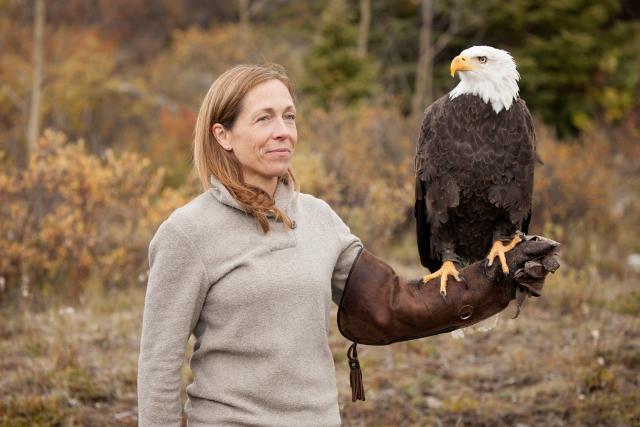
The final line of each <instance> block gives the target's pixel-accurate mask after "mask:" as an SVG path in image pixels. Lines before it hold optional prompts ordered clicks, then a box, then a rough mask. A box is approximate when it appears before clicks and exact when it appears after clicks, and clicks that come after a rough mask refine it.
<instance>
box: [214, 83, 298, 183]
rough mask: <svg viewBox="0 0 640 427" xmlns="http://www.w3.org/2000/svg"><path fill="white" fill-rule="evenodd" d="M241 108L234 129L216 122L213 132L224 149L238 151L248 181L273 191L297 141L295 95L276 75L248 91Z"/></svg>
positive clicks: (284, 170)
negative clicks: (293, 97) (292, 96)
mask: <svg viewBox="0 0 640 427" xmlns="http://www.w3.org/2000/svg"><path fill="white" fill-rule="evenodd" d="M241 108H242V109H241V111H240V114H239V115H238V117H237V118H236V121H235V123H234V124H233V127H232V128H231V129H225V128H224V127H223V126H222V125H220V124H219V123H216V124H214V125H213V126H212V128H211V129H212V132H213V134H214V136H215V137H216V140H217V141H218V143H220V145H222V147H223V148H224V149H225V150H228V151H233V153H234V154H235V156H236V158H237V159H238V161H239V162H240V164H241V165H242V171H243V175H244V180H245V182H246V183H248V184H251V185H255V186H257V187H260V188H262V189H264V190H265V191H267V192H268V193H269V194H273V192H274V191H275V187H276V185H277V180H278V177H279V176H282V175H284V174H286V172H287V169H288V168H289V165H290V163H291V158H292V156H293V152H294V149H295V146H296V143H297V142H298V131H297V129H296V109H295V106H294V105H293V99H292V98H291V94H290V93H289V90H288V89H287V87H286V86H285V85H284V84H283V83H282V82H281V81H280V80H276V79H273V80H269V81H266V82H264V83H261V84H259V85H257V86H255V87H254V88H252V89H251V90H250V91H249V92H247V94H246V95H245V97H244V99H243V100H242V106H241Z"/></svg>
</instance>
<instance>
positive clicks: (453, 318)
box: [338, 236, 560, 345]
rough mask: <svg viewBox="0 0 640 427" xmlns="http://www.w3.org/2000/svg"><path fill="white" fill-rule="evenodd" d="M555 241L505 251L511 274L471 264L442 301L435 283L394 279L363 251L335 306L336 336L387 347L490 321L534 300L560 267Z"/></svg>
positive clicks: (532, 240)
mask: <svg viewBox="0 0 640 427" xmlns="http://www.w3.org/2000/svg"><path fill="white" fill-rule="evenodd" d="M559 246H560V245H559V243H557V242H555V241H553V240H550V239H546V238H544V237H540V236H527V237H526V238H525V241H524V242H522V243H520V244H518V246H516V247H515V248H514V249H513V250H512V251H509V252H508V253H507V263H508V264H509V270H510V271H511V272H512V273H511V274H508V275H506V276H505V275H504V274H502V272H501V271H498V267H497V265H499V264H495V265H494V266H493V267H485V265H484V262H483V261H479V262H476V263H473V264H471V265H469V266H467V267H465V268H464V269H462V271H461V274H462V276H463V277H464V278H465V283H456V284H455V286H451V287H450V292H449V293H448V294H447V299H446V300H444V299H443V298H442V296H441V295H440V293H439V291H438V288H439V287H438V285H437V283H436V282H437V280H436V279H433V280H431V281H430V282H428V283H426V284H423V283H421V281H420V280H412V281H407V280H404V279H403V278H401V277H399V276H398V275H397V274H396V273H395V272H394V271H393V269H392V268H391V267H390V266H389V265H387V264H386V263H385V262H384V261H382V260H381V259H379V258H377V257H376V256H375V255H373V254H371V253H370V252H368V251H367V250H363V251H362V253H361V254H360V255H359V256H358V258H357V259H356V261H355V262H354V263H353V267H352V268H351V272H350V274H349V278H348V279H347V282H346V285H345V288H344V291H343V296H342V300H341V302H340V308H339V311H338V326H339V328H340V332H342V334H343V335H344V336H345V337H347V338H349V339H350V340H352V341H355V342H357V343H361V344H368V345H386V344H391V343H394V342H398V341H405V340H411V339H417V338H422V337H427V336H431V335H436V334H440V333H443V332H449V331H453V330H455V329H458V328H462V327H466V326H470V325H472V324H474V323H477V322H479V321H481V320H483V319H486V318H487V317H490V316H492V315H494V314H496V313H498V312H500V311H502V310H503V309H505V308H506V307H507V305H508V304H509V302H510V301H511V300H513V299H516V300H517V302H518V312H519V307H520V305H521V304H522V300H523V299H524V297H525V296H527V295H530V296H539V295H540V294H541V292H542V287H543V284H544V280H545V278H546V276H547V274H548V273H549V272H554V271H555V270H556V269H557V268H558V267H559V265H560V264H559V262H558V259H557V250H558V248H559Z"/></svg>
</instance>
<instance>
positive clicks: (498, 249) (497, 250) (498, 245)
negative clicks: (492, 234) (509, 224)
mask: <svg viewBox="0 0 640 427" xmlns="http://www.w3.org/2000/svg"><path fill="white" fill-rule="evenodd" d="M520 242H522V237H520V233H516V235H515V236H514V237H513V239H512V240H511V241H510V242H509V243H508V244H506V245H505V244H504V243H502V242H501V241H500V240H496V241H494V242H493V246H492V247H491V251H489V255H487V266H488V267H491V266H492V265H493V260H494V259H495V257H498V259H500V265H501V266H502V272H503V273H504V274H507V273H509V266H508V265H507V259H506V257H505V256H504V254H506V253H507V252H509V251H510V250H511V249H513V248H515V247H516V245H517V244H518V243H520Z"/></svg>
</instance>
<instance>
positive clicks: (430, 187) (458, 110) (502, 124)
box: [415, 46, 537, 299]
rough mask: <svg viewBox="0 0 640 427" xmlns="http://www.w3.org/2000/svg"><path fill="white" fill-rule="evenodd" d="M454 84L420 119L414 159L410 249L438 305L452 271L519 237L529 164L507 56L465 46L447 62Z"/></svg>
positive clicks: (526, 125) (524, 119) (529, 141)
mask: <svg viewBox="0 0 640 427" xmlns="http://www.w3.org/2000/svg"><path fill="white" fill-rule="evenodd" d="M456 73H457V75H458V76H459V78H460V83H459V84H458V85H457V86H456V87H455V88H454V89H453V90H452V91H451V92H449V93H448V94H446V95H444V96H443V97H441V98H440V99H438V100H437V101H435V102H434V103H433V104H431V105H430V106H429V107H428V108H427V110H426V113H425V116H424V120H423V122H422V127H421V131H420V136H419V139H418V145H417V150H416V156H415V168H416V202H415V217H416V223H417V227H416V229H417V238H418V249H419V253H420V261H421V263H422V265H423V266H425V267H426V268H428V269H429V270H430V271H431V274H429V275H426V276H424V277H423V283H427V281H429V280H431V279H434V278H438V277H439V278H440V293H441V294H442V297H443V298H445V299H446V293H447V291H446V286H447V279H448V276H453V278H454V279H455V280H457V281H463V280H464V278H463V277H461V275H460V273H459V271H458V269H457V268H456V265H455V264H457V265H458V267H462V266H464V265H466V264H468V263H472V262H475V261H479V260H482V259H486V261H485V264H486V266H488V267H490V266H491V265H492V264H493V262H494V260H495V258H496V257H498V259H499V261H500V265H501V267H502V271H503V272H504V273H508V271H509V269H508V266H507V264H506V261H505V258H504V254H505V253H506V252H507V251H509V250H511V249H512V248H513V247H514V246H515V245H516V244H517V243H518V242H519V241H520V239H521V237H520V235H521V233H522V232H524V233H526V232H527V231H528V228H529V221H530V219H531V199H532V193H533V168H534V162H535V160H536V159H537V156H536V152H535V133H534V128H533V121H532V119H531V114H530V113H529V110H528V109H527V106H526V104H525V102H524V101H523V100H522V99H521V98H519V96H518V80H519V79H520V75H519V73H518V71H517V69H516V64H515V61H514V60H513V58H512V57H511V55H510V54H509V53H508V52H506V51H504V50H500V49H495V48H493V47H489V46H473V47H470V48H468V49H466V50H464V51H462V52H461V53H460V55H458V56H456V57H455V58H454V59H453V61H452V62H451V76H452V77H454V76H455V75H456Z"/></svg>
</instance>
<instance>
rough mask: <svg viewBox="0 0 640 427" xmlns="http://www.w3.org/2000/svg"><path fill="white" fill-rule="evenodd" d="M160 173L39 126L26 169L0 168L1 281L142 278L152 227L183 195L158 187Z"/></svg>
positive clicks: (13, 285)
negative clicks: (41, 133)
mask: <svg viewBox="0 0 640 427" xmlns="http://www.w3.org/2000/svg"><path fill="white" fill-rule="evenodd" d="M164 173H165V172H164V169H162V168H158V169H155V168H153V167H151V165H150V162H149V160H148V159H146V158H142V157H140V156H139V155H137V154H134V153H129V152H124V153H122V154H120V155H116V154H115V153H114V152H113V151H112V150H106V151H105V152H104V155H103V156H100V157H98V156H95V155H92V154H90V153H88V152H87V149H86V147H85V144H84V142H83V141H78V142H75V143H67V142H66V140H65V137H64V135H62V134H60V133H54V132H52V131H46V132H45V134H44V136H43V137H42V138H41V139H40V140H39V142H38V146H37V148H36V149H35V150H34V151H33V152H32V153H31V155H30V158H29V163H28V167H27V168H26V169H24V170H22V171H15V172H4V171H3V172H0V217H1V218H2V221H1V222H0V253H2V255H3V256H2V257H0V278H1V279H0V280H1V281H2V282H3V283H4V286H3V287H5V288H7V292H9V293H10V294H11V293H15V292H18V291H21V292H22V294H23V295H24V296H27V295H29V293H30V291H31V290H32V288H33V289H35V290H41V289H42V288H44V289H49V290H51V289H53V290H55V292H59V291H60V290H61V289H64V290H65V291H69V292H70V293H71V294H73V295H75V294H77V293H79V291H81V290H82V289H83V288H84V287H85V285H86V284H87V281H88V280H89V278H90V277H95V278H98V279H100V281H101V283H102V284H103V285H104V286H105V287H112V286H118V285H124V284H128V283H133V282H135V281H138V280H143V279H144V275H145V274H146V270H147V267H148V266H147V264H146V263H147V261H146V258H147V247H148V243H149V239H150V238H151V236H152V234H153V232H154V230H155V228H156V227H157V225H158V224H159V223H160V222H161V221H162V220H163V219H164V218H166V216H167V215H168V213H169V212H170V211H171V210H173V209H175V207H177V206H179V205H181V204H183V203H185V201H186V200H187V199H188V197H189V196H188V195H187V194H185V193H184V192H183V191H178V190H173V189H166V190H164V191H161V188H162V181H163V177H164ZM1 295H2V293H0V297H1Z"/></svg>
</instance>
